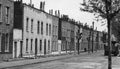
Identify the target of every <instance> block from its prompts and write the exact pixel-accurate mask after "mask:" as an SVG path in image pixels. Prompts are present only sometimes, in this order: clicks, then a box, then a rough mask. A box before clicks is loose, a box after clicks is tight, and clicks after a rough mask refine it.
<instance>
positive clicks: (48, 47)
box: [0, 0, 103, 60]
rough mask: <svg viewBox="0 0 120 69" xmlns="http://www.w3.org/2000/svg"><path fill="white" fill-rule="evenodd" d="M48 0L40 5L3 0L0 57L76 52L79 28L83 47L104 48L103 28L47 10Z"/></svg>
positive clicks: (0, 19)
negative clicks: (96, 28)
mask: <svg viewBox="0 0 120 69" xmlns="http://www.w3.org/2000/svg"><path fill="white" fill-rule="evenodd" d="M44 9H45V2H40V8H39V9H38V8H35V7H34V5H33V4H32V3H30V4H25V3H22V0H17V1H13V0H0V59H2V60H3V59H9V58H18V57H37V56H41V55H47V54H62V53H70V52H76V50H77V48H78V41H77V40H78V38H77V36H78V32H79V33H82V34H83V35H82V39H81V40H80V41H79V43H80V47H79V48H80V50H81V51H82V50H84V49H86V50H91V49H92V42H91V40H92V39H91V37H92V32H94V34H93V37H94V39H93V42H94V47H93V49H94V50H99V49H103V41H102V38H103V32H100V31H97V30H93V29H92V28H90V27H89V26H88V25H83V24H82V23H80V22H77V21H75V20H73V19H70V18H69V16H67V15H60V11H59V10H57V11H55V15H53V10H50V11H49V13H47V12H45V10H44Z"/></svg>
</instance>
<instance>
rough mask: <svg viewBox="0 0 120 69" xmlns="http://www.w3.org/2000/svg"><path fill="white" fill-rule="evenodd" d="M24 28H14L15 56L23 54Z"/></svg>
mask: <svg viewBox="0 0 120 69" xmlns="http://www.w3.org/2000/svg"><path fill="white" fill-rule="evenodd" d="M21 41H22V30H21V29H14V30H13V58H17V57H20V54H21Z"/></svg>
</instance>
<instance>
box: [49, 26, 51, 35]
mask: <svg viewBox="0 0 120 69" xmlns="http://www.w3.org/2000/svg"><path fill="white" fill-rule="evenodd" d="M49 35H51V24H49Z"/></svg>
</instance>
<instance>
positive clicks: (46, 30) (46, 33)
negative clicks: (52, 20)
mask: <svg viewBox="0 0 120 69" xmlns="http://www.w3.org/2000/svg"><path fill="white" fill-rule="evenodd" d="M46 35H48V24H46Z"/></svg>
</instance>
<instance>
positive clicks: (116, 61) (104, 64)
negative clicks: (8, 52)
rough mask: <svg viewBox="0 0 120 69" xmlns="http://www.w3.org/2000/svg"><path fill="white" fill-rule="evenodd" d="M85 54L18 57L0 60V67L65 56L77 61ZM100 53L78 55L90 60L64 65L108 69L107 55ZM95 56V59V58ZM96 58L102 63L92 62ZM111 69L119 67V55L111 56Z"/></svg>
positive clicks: (41, 61) (22, 64) (57, 58)
mask: <svg viewBox="0 0 120 69" xmlns="http://www.w3.org/2000/svg"><path fill="white" fill-rule="evenodd" d="M98 53H99V54H98ZM87 54H88V52H83V53H80V55H76V54H66V55H59V56H50V57H40V58H37V59H20V60H15V61H14V60H13V61H8V62H1V63H0V69H7V68H11V69H12V67H18V66H24V65H32V64H39V63H47V62H50V61H56V60H61V59H65V58H70V59H71V58H72V61H73V58H74V60H76V61H78V59H76V58H77V57H80V56H86V55H87ZM100 54H103V51H99V52H95V53H92V54H89V55H90V58H89V56H88V57H86V58H84V57H80V58H81V59H80V60H82V61H84V60H85V61H86V59H87V60H89V61H91V62H80V63H67V64H66V65H69V67H70V68H72V67H75V66H76V65H77V66H76V67H80V68H81V67H83V68H86V69H108V68H107V67H108V62H107V56H103V55H102V56H101V55H100ZM96 55H97V57H96ZM91 56H92V57H91ZM95 57H96V58H97V59H95ZM103 58H105V59H103ZM98 59H99V60H100V61H101V60H102V61H104V62H102V64H100V63H96V62H93V60H95V61H98ZM63 61H64V60H63ZM57 63H58V62H57ZM71 66H72V67H71ZM93 66H96V68H93ZM83 68H82V69H83ZM112 69H120V57H112Z"/></svg>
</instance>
